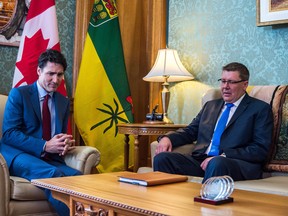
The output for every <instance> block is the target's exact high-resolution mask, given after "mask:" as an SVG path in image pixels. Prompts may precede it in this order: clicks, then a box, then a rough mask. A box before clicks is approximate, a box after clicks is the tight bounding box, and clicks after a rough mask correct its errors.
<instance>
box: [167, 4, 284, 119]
mask: <svg viewBox="0 0 288 216" xmlns="http://www.w3.org/2000/svg"><path fill="white" fill-rule="evenodd" d="M168 1H169V8H168V10H169V12H168V14H169V17H168V42H167V46H168V47H169V48H172V49H176V50H178V53H179V57H180V59H181V61H182V63H183V65H184V66H185V67H186V68H187V70H188V71H189V72H191V73H192V74H193V76H194V77H195V80H193V81H186V82H181V83H171V88H170V91H171V98H170V104H169V108H168V115H169V117H170V118H171V119H172V120H173V121H174V122H175V123H186V124H188V123H190V122H191V120H192V119H193V118H194V117H195V116H196V114H197V113H198V112H199V110H200V109H201V106H202V104H201V97H202V96H203V94H204V93H205V92H206V91H207V89H209V88H216V87H217V88H218V86H219V84H218V83H217V80H218V79H219V78H220V76H221V71H222V66H224V65H226V64H227V63H230V62H233V61H238V62H241V63H243V64H245V65H246V66H247V67H248V69H249V70H250V83H249V85H279V84H288V25H287V24H285V25H277V26H275V25H274V26H266V27H257V26H256V1H254V0H222V1H219V0H168Z"/></svg>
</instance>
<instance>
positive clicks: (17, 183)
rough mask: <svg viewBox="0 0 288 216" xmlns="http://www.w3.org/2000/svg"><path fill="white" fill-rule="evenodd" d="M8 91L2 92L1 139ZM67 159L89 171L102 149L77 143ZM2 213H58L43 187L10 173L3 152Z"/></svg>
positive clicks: (0, 177) (7, 215) (0, 159)
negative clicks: (47, 198)
mask: <svg viewBox="0 0 288 216" xmlns="http://www.w3.org/2000/svg"><path fill="white" fill-rule="evenodd" d="M6 101H7V96H6V95H0V139H1V136H2V120H3V112H4V108H5V104H6ZM65 162H66V163H67V164H68V165H69V166H71V167H73V168H75V169H78V170H80V171H81V172H83V173H84V174H89V173H91V172H92V171H93V170H95V168H96V166H97V165H98V164H99V162H100V152H99V151H98V150H97V149H96V148H93V147H89V146H76V147H75V149H73V150H72V151H70V152H69V153H68V154H67V155H66V156H65ZM0 182H1V183H0V215H1V216H16V215H17V216H20V215H33V216H36V215H39V216H40V215H41V216H52V215H57V214H56V213H55V212H54V210H53V209H52V207H51V206H50V204H49V202H48V201H47V200H46V197H45V194H44V192H43V190H42V189H40V188H38V187H36V186H34V185H32V184H30V182H29V181H28V180H26V179H23V178H19V177H15V176H10V174H9V170H8V167H7V164H6V161H5V159H4V158H3V156H2V155H1V153H0Z"/></svg>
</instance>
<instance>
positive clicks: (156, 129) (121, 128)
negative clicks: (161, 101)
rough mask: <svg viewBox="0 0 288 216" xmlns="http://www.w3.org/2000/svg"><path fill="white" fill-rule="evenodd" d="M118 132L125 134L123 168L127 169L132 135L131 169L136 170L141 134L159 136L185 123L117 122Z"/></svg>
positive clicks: (181, 126)
mask: <svg viewBox="0 0 288 216" xmlns="http://www.w3.org/2000/svg"><path fill="white" fill-rule="evenodd" d="M117 126H118V132H119V134H125V140H124V169H125V170H128V166H129V148H130V146H129V140H130V139H129V135H133V136H134V138H135V141H134V168H133V171H134V172H137V170H138V168H139V153H140V152H139V144H140V142H139V139H140V137H141V136H152V135H156V136H160V135H164V134H166V133H167V132H169V131H175V130H177V129H179V128H183V127H185V126H187V125H185V124H118V125H117Z"/></svg>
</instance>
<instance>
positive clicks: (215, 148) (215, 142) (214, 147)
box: [208, 103, 234, 156]
mask: <svg viewBox="0 0 288 216" xmlns="http://www.w3.org/2000/svg"><path fill="white" fill-rule="evenodd" d="M225 105H226V109H225V110H224V112H223V113H222V115H221V117H220V119H219V121H218V124H217V126H216V129H215V131H214V134H213V138H212V144H211V149H210V151H209V153H208V156H216V155H219V145H220V139H221V136H222V133H223V131H224V129H225V127H226V124H227V121H228V117H229V113H230V109H231V107H233V106H234V104H232V103H227V104H225Z"/></svg>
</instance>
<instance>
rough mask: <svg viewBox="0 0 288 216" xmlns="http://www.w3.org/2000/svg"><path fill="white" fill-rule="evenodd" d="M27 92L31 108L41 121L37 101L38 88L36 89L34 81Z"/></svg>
mask: <svg viewBox="0 0 288 216" xmlns="http://www.w3.org/2000/svg"><path fill="white" fill-rule="evenodd" d="M29 94H30V98H28V100H31V104H32V107H33V110H34V112H35V114H36V116H37V118H38V119H39V121H42V119H41V109H40V103H39V95H38V89H37V85H36V82H35V83H33V85H31V86H30V89H29Z"/></svg>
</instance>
